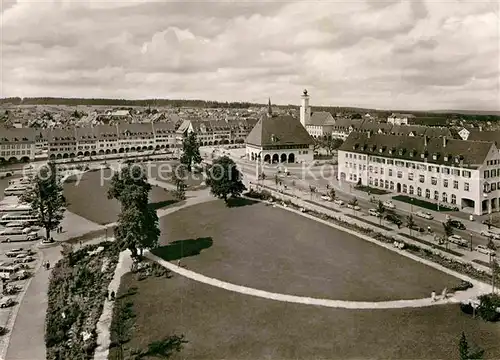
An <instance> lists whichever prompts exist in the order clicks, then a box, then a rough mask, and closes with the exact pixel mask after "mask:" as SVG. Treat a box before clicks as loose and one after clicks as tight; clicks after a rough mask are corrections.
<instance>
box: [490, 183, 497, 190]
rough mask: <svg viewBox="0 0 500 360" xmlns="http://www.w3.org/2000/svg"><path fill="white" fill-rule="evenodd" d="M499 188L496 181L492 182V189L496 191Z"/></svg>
mask: <svg viewBox="0 0 500 360" xmlns="http://www.w3.org/2000/svg"><path fill="white" fill-rule="evenodd" d="M496 189H497V184H496V183H492V184H491V191H495V190H496Z"/></svg>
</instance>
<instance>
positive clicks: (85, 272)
mask: <svg viewBox="0 0 500 360" xmlns="http://www.w3.org/2000/svg"><path fill="white" fill-rule="evenodd" d="M71 250H72V249H71V248H70V247H69V245H68V247H67V249H66V250H65V251H64V257H63V258H62V259H61V260H60V261H59V262H58V263H57V264H56V265H55V267H54V269H53V270H52V273H51V277H50V282H49V290H48V309H47V314H46V319H45V345H46V348H47V353H46V356H47V359H48V360H58V359H72V360H86V359H92V358H93V356H94V350H95V348H96V346H97V343H96V340H97V333H96V325H97V322H98V320H99V317H100V316H101V313H102V308H103V305H104V300H105V298H106V295H107V289H108V286H109V283H110V281H111V279H112V278H113V274H114V271H115V268H116V264H117V263H118V254H119V251H118V249H117V248H116V246H115V244H114V243H111V242H103V243H100V244H96V245H90V246H85V247H84V248H82V249H80V250H78V251H75V252H72V251H71Z"/></svg>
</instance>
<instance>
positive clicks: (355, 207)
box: [347, 204, 361, 211]
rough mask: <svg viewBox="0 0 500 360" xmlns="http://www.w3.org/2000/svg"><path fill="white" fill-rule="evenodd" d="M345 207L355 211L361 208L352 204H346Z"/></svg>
mask: <svg viewBox="0 0 500 360" xmlns="http://www.w3.org/2000/svg"><path fill="white" fill-rule="evenodd" d="M347 208H348V209H352V210H355V211H359V210H361V208H360V207H359V206H358V205H352V204H347Z"/></svg>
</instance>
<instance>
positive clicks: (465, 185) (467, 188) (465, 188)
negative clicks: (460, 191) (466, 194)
mask: <svg viewBox="0 0 500 360" xmlns="http://www.w3.org/2000/svg"><path fill="white" fill-rule="evenodd" d="M464 190H465V191H469V183H464Z"/></svg>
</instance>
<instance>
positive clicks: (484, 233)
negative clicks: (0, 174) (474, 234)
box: [481, 230, 500, 240]
mask: <svg viewBox="0 0 500 360" xmlns="http://www.w3.org/2000/svg"><path fill="white" fill-rule="evenodd" d="M481 235H482V236H485V237H487V238H492V239H495V240H500V234H497V233H494V232H493V231H489V230H483V231H481Z"/></svg>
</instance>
